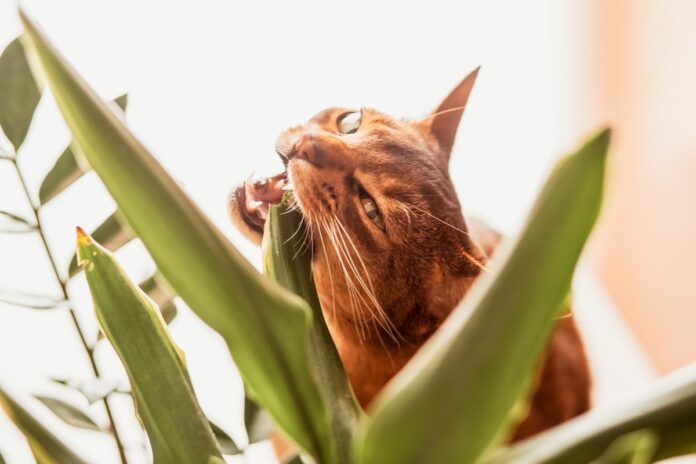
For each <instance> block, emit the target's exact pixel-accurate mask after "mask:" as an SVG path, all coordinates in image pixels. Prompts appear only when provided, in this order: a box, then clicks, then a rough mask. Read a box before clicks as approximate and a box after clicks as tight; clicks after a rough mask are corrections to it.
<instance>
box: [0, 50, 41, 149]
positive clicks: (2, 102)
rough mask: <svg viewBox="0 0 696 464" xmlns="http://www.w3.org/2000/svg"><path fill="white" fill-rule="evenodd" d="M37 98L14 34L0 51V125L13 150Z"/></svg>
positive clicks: (26, 128)
mask: <svg viewBox="0 0 696 464" xmlns="http://www.w3.org/2000/svg"><path fill="white" fill-rule="evenodd" d="M40 99H41V90H40V89H39V86H38V85H36V81H35V80H34V76H33V75H32V73H31V69H30V68H29V63H28V62H27V59H26V56H25V54H24V47H23V46H22V43H21V41H20V38H19V37H18V38H16V39H14V40H13V41H12V42H10V44H9V45H8V46H7V48H5V51H3V52H2V55H0V127H2V131H3V132H4V133H5V135H6V136H7V138H8V139H9V141H10V142H12V145H14V148H15V152H17V151H19V147H20V146H21V145H22V143H23V142H24V139H25V138H26V136H27V132H28V131H29V126H30V125H31V119H32V117H33V116H34V110H35V109H36V105H38V104H39V100H40Z"/></svg>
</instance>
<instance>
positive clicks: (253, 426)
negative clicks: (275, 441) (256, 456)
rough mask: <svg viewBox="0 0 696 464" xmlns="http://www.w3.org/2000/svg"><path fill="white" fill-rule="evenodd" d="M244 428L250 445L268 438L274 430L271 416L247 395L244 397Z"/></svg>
mask: <svg viewBox="0 0 696 464" xmlns="http://www.w3.org/2000/svg"><path fill="white" fill-rule="evenodd" d="M244 428H245V429H246V432H247V437H248V438H249V444H250V445H251V444H254V443H258V442H260V441H264V440H268V439H269V438H271V436H272V435H273V432H274V431H275V425H274V424H273V419H271V416H270V415H269V414H268V413H267V412H266V411H264V410H263V408H261V407H259V405H258V404H257V403H256V402H255V401H254V400H252V399H251V398H249V396H245V397H244Z"/></svg>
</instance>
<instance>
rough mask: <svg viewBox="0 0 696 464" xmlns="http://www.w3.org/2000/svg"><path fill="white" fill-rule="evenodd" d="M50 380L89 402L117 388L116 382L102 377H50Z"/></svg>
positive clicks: (93, 401) (101, 397)
mask: <svg viewBox="0 0 696 464" xmlns="http://www.w3.org/2000/svg"><path fill="white" fill-rule="evenodd" d="M51 380H52V381H53V382H55V383H57V384H59V385H63V386H65V387H67V388H70V389H72V390H74V391H77V392H78V393H80V394H81V395H82V396H84V397H85V399H86V400H87V402H88V403H89V404H93V403H96V402H97V401H99V400H101V399H104V398H106V397H107V396H109V395H110V394H112V393H114V392H117V391H118V390H119V383H118V382H116V381H113V380H107V379H104V378H90V379H87V380H80V381H77V380H69V379H61V378H56V377H52V378H51Z"/></svg>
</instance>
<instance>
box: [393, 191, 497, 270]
mask: <svg viewBox="0 0 696 464" xmlns="http://www.w3.org/2000/svg"><path fill="white" fill-rule="evenodd" d="M397 204H398V205H399V207H400V208H401V209H403V210H404V211H407V212H408V211H413V210H415V211H416V212H418V213H420V214H424V215H426V216H428V217H430V218H432V219H435V220H436V221H437V222H439V223H441V224H443V225H445V226H447V227H449V228H450V229H453V230H456V231H457V232H459V233H461V234H464V235H466V236H467V237H469V239H470V240H471V243H472V244H473V245H474V246H475V247H476V248H477V249H478V251H479V253H481V255H482V256H486V253H485V252H484V251H483V250H482V249H481V247H480V246H479V244H478V243H477V242H476V240H475V239H474V237H473V236H472V235H471V234H470V233H469V232H467V231H466V230H462V229H460V228H459V227H456V226H453V225H452V224H450V223H449V222H447V221H443V220H442V219H440V218H439V217H437V216H434V215H432V214H431V213H429V212H428V211H426V210H424V209H422V208H419V207H418V206H416V205H413V204H406V203H403V202H400V201H399V202H397ZM407 217H408V222H409V224H411V216H410V214H409V213H407ZM462 253H463V254H464V257H465V258H466V259H467V260H469V262H470V263H471V264H473V265H474V266H476V267H477V268H479V269H480V270H481V271H484V272H486V271H488V269H487V268H486V266H485V265H484V264H483V263H482V262H481V261H479V260H478V259H477V258H476V257H474V256H472V255H471V254H470V253H467V251H466V250H462Z"/></svg>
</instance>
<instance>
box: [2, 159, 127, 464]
mask: <svg viewBox="0 0 696 464" xmlns="http://www.w3.org/2000/svg"><path fill="white" fill-rule="evenodd" d="M10 161H11V162H12V165H13V166H14V168H15V171H16V172H17V177H18V178H19V183H20V184H21V185H22V189H23V190H24V195H25V196H26V198H27V202H29V205H30V206H31V210H32V212H33V214H34V221H35V222H36V231H37V232H38V233H39V237H40V238H41V243H42V244H43V247H44V250H45V251H46V255H47V256H48V261H49V262H50V263H51V269H53V275H54V276H55V278H56V281H57V282H58V285H59V286H60V290H61V293H62V295H63V298H64V299H65V301H67V302H68V303H69V302H70V297H69V296H68V290H67V287H66V284H65V282H64V281H63V279H62V278H61V277H60V273H59V272H58V266H57V265H56V261H55V258H54V257H53V253H51V249H50V248H49V246H48V241H47V240H46V235H45V234H44V229H43V227H42V225H41V218H40V217H39V208H38V207H37V206H36V205H34V201H33V200H32V198H31V194H30V193H29V187H28V186H27V183H26V181H25V180H24V175H23V174H22V170H21V169H19V165H18V164H17V157H16V156H14V157H12V158H11V159H10ZM68 313H69V314H70V319H71V320H72V323H73V326H74V327H75V331H76V332H77V335H78V336H79V338H80V342H81V343H82V347H83V348H84V351H85V353H86V354H87V357H88V358H89V363H90V365H91V366H92V372H93V373H94V375H95V376H96V377H97V378H99V376H100V373H99V366H97V362H96V359H95V358H94V350H93V349H92V347H90V346H89V344H88V343H87V339H86V338H85V334H84V332H83V330H82V327H81V326H80V322H79V321H78V319H77V313H76V312H75V310H74V309H73V307H72V305H68ZM102 401H103V402H104V408H105V409H106V415H107V417H108V420H109V429H110V430H111V432H112V433H113V435H114V440H115V441H116V448H118V454H119V457H120V459H121V463H122V464H127V462H128V461H127V459H126V453H125V449H124V447H123V443H122V442H121V437H120V436H119V434H118V430H117V429H116V423H115V421H114V416H113V413H112V412H111V407H110V406H109V401H108V398H103V399H102Z"/></svg>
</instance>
